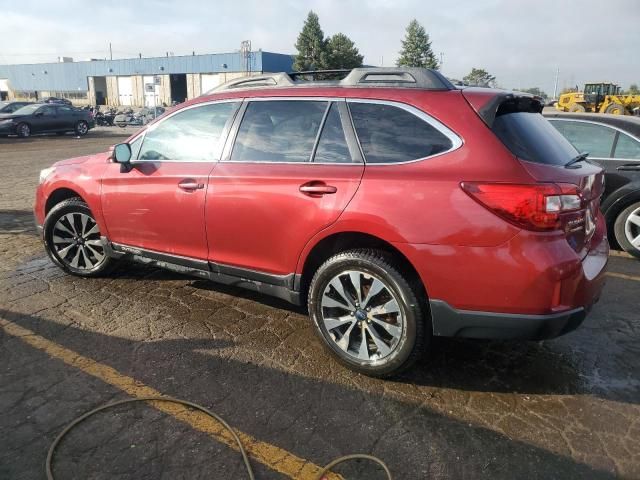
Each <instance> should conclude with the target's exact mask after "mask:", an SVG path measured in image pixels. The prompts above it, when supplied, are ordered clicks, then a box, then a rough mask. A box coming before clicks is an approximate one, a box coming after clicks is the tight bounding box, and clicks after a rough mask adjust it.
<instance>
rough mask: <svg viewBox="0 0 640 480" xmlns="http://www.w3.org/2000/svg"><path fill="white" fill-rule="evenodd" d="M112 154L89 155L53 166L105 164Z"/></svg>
mask: <svg viewBox="0 0 640 480" xmlns="http://www.w3.org/2000/svg"><path fill="white" fill-rule="evenodd" d="M110 156H111V152H102V153H96V154H95V155H87V156H84V157H74V158H67V159H66V160H60V161H59V162H56V163H54V164H53V166H54V167H62V166H64V165H79V164H81V163H105V162H106V161H107V160H108V159H109V157H110Z"/></svg>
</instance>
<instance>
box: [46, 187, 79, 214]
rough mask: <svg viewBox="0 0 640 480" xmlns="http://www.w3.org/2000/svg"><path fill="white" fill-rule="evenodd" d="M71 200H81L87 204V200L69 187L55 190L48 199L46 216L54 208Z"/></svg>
mask: <svg viewBox="0 0 640 480" xmlns="http://www.w3.org/2000/svg"><path fill="white" fill-rule="evenodd" d="M70 198H80V199H81V200H82V201H84V202H85V203H86V200H85V199H84V198H83V197H82V195H80V193H78V192H77V191H75V190H72V189H71V188H67V187H59V188H56V189H55V190H53V191H52V192H51V193H50V194H49V196H48V197H47V201H46V203H45V206H44V214H45V216H46V215H47V214H48V213H49V212H50V211H51V209H52V208H53V207H55V206H56V205H57V204H59V203H60V202H64V201H65V200H68V199H70Z"/></svg>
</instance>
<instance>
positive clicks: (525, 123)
mask: <svg viewBox="0 0 640 480" xmlns="http://www.w3.org/2000/svg"><path fill="white" fill-rule="evenodd" d="M492 130H493V132H494V133H495V134H496V136H497V137H498V138H499V139H500V140H501V141H502V143H504V145H505V146H506V147H507V148H508V149H509V150H510V151H511V153H513V154H514V155H515V156H516V157H518V158H519V159H521V160H526V161H529V162H535V163H544V164H546V165H565V164H566V163H567V162H569V161H570V160H571V159H572V158H573V157H575V156H576V155H577V154H578V151H577V150H576V149H575V148H574V146H573V145H571V143H570V142H569V141H568V140H567V139H566V138H564V137H563V136H562V134H561V133H560V132H558V131H557V130H556V129H555V128H553V126H552V125H551V124H550V123H549V122H548V121H547V120H546V119H545V118H544V117H543V116H542V115H540V114H539V113H529V112H515V113H507V114H503V115H498V116H497V117H496V119H495V120H494V122H493V127H492Z"/></svg>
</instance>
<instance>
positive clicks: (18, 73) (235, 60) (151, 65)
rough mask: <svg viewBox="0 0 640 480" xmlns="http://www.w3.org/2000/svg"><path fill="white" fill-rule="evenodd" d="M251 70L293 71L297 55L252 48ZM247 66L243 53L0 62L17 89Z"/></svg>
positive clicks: (68, 87) (66, 87)
mask: <svg viewBox="0 0 640 480" xmlns="http://www.w3.org/2000/svg"><path fill="white" fill-rule="evenodd" d="M250 63H251V71H258V72H282V71H290V70H291V68H292V65H293V57H292V56H291V55H286V54H282V53H271V52H262V51H257V52H252V53H251V62H250ZM243 70H244V60H243V58H242V54H241V53H212V54H206V55H185V56H180V57H175V56H173V57H152V58H126V59H121V60H94V61H86V62H67V63H34V64H25V65H0V79H3V78H6V79H8V80H9V84H10V86H11V88H12V89H13V90H17V91H35V90H47V91H66V92H71V91H87V90H88V89H89V87H88V82H87V77H100V76H109V75H154V74H155V75H166V74H171V73H222V72H240V71H243Z"/></svg>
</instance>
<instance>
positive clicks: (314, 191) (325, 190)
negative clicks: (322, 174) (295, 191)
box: [300, 181, 338, 195]
mask: <svg viewBox="0 0 640 480" xmlns="http://www.w3.org/2000/svg"><path fill="white" fill-rule="evenodd" d="M300 191H301V192H302V193H304V194H307V195H327V194H332V193H336V192H337V191H338V189H337V188H336V187H334V186H333V185H327V184H326V183H324V182H319V181H314V182H307V183H305V184H303V185H300Z"/></svg>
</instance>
